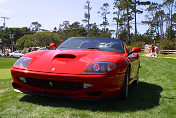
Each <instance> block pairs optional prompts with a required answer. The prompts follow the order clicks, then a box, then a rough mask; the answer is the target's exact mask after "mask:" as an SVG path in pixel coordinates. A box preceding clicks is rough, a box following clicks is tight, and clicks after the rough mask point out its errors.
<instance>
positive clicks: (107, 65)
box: [84, 62, 117, 73]
mask: <svg viewBox="0 0 176 118" xmlns="http://www.w3.org/2000/svg"><path fill="white" fill-rule="evenodd" d="M115 68H117V65H116V64H115V63H111V62H96V63H93V64H91V65H90V66H89V67H88V68H86V70H85V71H84V72H86V73H105V72H109V71H112V70H114V69H115Z"/></svg>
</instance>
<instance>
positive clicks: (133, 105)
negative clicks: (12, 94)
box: [20, 82, 163, 112]
mask: <svg viewBox="0 0 176 118" xmlns="http://www.w3.org/2000/svg"><path fill="white" fill-rule="evenodd" d="M162 91H163V89H162V87H160V86H158V85H154V84H149V83H146V82H139V84H138V85H136V86H134V85H132V86H130V88H129V97H128V99H127V100H126V101H122V100H119V99H118V98H113V99H106V100H102V101H78V100H68V99H56V98H48V97H41V96H30V95H25V96H24V97H23V98H21V99H20V101H22V102H30V103H34V104H38V105H42V106H51V107H63V108H76V109H80V110H91V111H103V112H107V111H115V112H126V111H137V110H146V109H151V108H153V107H155V106H158V105H159V100H160V97H161V95H160V93H161V92H162Z"/></svg>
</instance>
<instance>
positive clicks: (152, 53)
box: [151, 45, 155, 57]
mask: <svg viewBox="0 0 176 118" xmlns="http://www.w3.org/2000/svg"><path fill="white" fill-rule="evenodd" d="M152 56H154V57H155V47H154V46H153V45H152V47H151V57H152Z"/></svg>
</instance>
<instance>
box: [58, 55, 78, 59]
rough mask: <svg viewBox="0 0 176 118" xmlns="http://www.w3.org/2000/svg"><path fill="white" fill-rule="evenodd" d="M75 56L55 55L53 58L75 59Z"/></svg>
mask: <svg viewBox="0 0 176 118" xmlns="http://www.w3.org/2000/svg"><path fill="white" fill-rule="evenodd" d="M75 57H76V56H75V55H70V54H59V55H57V56H56V57H55V58H71V59H73V58H75Z"/></svg>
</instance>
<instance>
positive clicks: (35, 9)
mask: <svg viewBox="0 0 176 118" xmlns="http://www.w3.org/2000/svg"><path fill="white" fill-rule="evenodd" d="M86 1H87V0H0V17H8V18H10V19H8V20H6V27H30V24H31V23H32V22H35V21H37V22H39V23H40V24H41V25H42V27H41V28H42V29H47V30H53V29H54V27H57V28H58V27H59V24H62V23H63V21H66V20H67V21H70V24H72V23H73V22H75V21H78V22H80V23H81V24H85V23H83V22H82V20H83V19H84V13H85V12H86V10H85V9H84V6H85V5H86ZM89 1H90V6H91V7H92V9H91V11H90V14H91V16H90V23H96V24H97V25H99V24H101V23H102V18H101V16H100V15H99V14H97V12H98V11H100V7H102V5H103V3H106V2H108V3H109V5H110V8H109V11H110V12H111V14H109V15H108V21H109V23H110V24H111V25H110V26H109V29H115V25H114V24H115V22H113V20H112V19H113V17H114V15H113V14H112V12H113V1H114V0H89ZM150 1H155V2H159V3H161V2H162V0H150ZM143 8H144V7H143ZM145 13H147V12H145ZM137 17H138V18H137V22H138V23H140V22H141V21H142V20H145V17H144V15H138V16H137ZM3 22H4V20H3V19H2V18H0V26H2V25H3ZM147 28H148V26H147V25H141V24H139V26H138V31H139V32H140V33H142V34H143V33H145V32H146V30H147ZM133 31H134V29H132V32H133Z"/></svg>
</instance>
